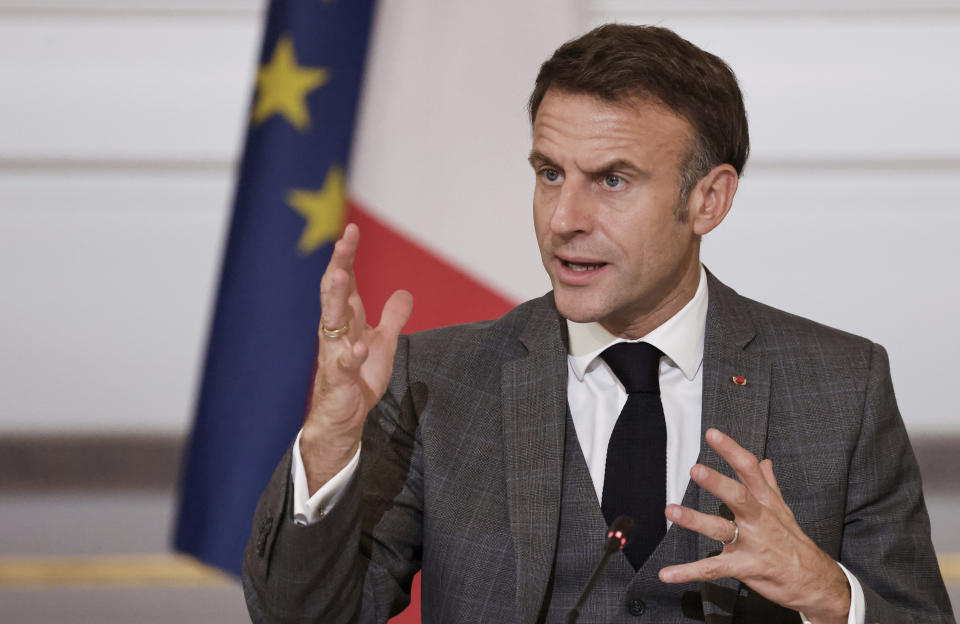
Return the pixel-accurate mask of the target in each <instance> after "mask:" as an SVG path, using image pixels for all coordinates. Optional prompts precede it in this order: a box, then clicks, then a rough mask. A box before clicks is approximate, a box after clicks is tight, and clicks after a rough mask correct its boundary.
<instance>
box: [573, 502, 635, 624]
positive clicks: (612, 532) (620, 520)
mask: <svg viewBox="0 0 960 624" xmlns="http://www.w3.org/2000/svg"><path fill="white" fill-rule="evenodd" d="M633 527H634V524H633V518H631V517H630V516H617V519H616V520H614V521H613V524H611V525H610V528H609V529H608V530H607V543H606V544H604V546H603V555H602V556H601V557H600V561H598V562H597V567H595V568H594V569H593V574H591V575H590V580H588V581H587V584H586V585H585V586H584V588H583V591H582V592H581V593H580V598H579V599H578V600H577V604H575V605H573V608H572V609H570V613H568V614H567V624H576V621H577V618H578V617H580V609H582V608H583V605H584V603H585V602H586V601H587V597H588V596H589V595H590V592H591V591H593V586H594V585H596V584H597V580H598V579H599V578H600V572H602V571H603V568H604V567H606V565H607V560H608V559H610V555H612V554H613V553H615V552H617V551H618V550H623V547H624V546H626V545H627V542H629V541H630V537H631V536H632V535H633Z"/></svg>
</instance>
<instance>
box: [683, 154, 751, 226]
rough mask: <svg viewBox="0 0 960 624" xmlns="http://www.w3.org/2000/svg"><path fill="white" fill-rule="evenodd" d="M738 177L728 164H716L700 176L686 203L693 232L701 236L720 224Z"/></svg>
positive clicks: (728, 209)
mask: <svg viewBox="0 0 960 624" xmlns="http://www.w3.org/2000/svg"><path fill="white" fill-rule="evenodd" d="M739 182H740V177H739V176H738V175H737V170H736V169H734V168H733V166H731V165H728V164H723V165H717V166H716V167H714V168H713V169H711V170H710V172H709V173H708V174H707V175H705V176H703V177H702V178H700V181H699V182H697V185H696V186H695V187H694V189H693V192H691V193H690V198H689V200H688V203H687V210H688V211H689V213H688V214H689V215H690V222H691V224H692V226H693V233H694V234H696V235H697V236H703V235H704V234H707V233H708V232H710V230H712V229H713V228H715V227H717V226H718V225H720V222H721V221H723V218H724V217H726V216H727V213H728V212H730V207H731V206H732V205H733V196H734V195H736V193H737V185H738V184H739Z"/></svg>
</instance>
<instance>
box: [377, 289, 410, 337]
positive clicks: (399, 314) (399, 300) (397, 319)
mask: <svg viewBox="0 0 960 624" xmlns="http://www.w3.org/2000/svg"><path fill="white" fill-rule="evenodd" d="M411 313H413V295H411V294H410V293H409V292H407V291H405V290H397V291H395V292H394V293H393V294H392V295H390V298H389V299H387V302H386V303H385V304H383V312H382V313H381V314H380V324H379V325H377V330H378V331H380V332H382V333H384V334H386V335H388V336H396V335H397V334H399V333H400V330H402V329H403V326H404V325H406V324H407V321H408V320H410V314H411Z"/></svg>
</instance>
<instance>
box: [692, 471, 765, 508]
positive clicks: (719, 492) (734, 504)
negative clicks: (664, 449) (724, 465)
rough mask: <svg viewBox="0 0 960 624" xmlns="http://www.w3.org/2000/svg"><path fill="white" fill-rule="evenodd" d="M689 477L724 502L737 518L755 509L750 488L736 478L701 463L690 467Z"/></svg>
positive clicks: (754, 500) (755, 505) (755, 504)
mask: <svg viewBox="0 0 960 624" xmlns="http://www.w3.org/2000/svg"><path fill="white" fill-rule="evenodd" d="M690 478H692V479H693V480H694V481H695V482H696V483H697V485H699V486H700V487H702V488H703V489H705V490H707V491H709V492H710V493H711V494H713V495H714V496H716V497H717V498H719V499H720V500H722V501H723V502H724V503H726V504H727V507H729V508H730V510H731V511H733V514H734V516H736V517H737V518H742V517H748V516H752V515H753V514H754V513H755V512H756V511H757V509H756V507H757V502H756V499H755V498H754V497H753V496H752V495H751V493H750V490H748V489H747V488H746V486H744V485H743V484H742V483H740V482H739V481H737V480H736V479H731V478H730V477H728V476H726V475H722V474H720V473H719V472H717V471H716V470H714V469H712V468H707V467H706V466H703V465H701V464H695V465H694V466H693V468H691V469H690Z"/></svg>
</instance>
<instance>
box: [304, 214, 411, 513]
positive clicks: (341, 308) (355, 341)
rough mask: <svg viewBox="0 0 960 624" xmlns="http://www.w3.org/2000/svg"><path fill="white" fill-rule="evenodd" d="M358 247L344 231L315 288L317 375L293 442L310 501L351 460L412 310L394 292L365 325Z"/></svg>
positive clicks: (354, 236)
mask: <svg viewBox="0 0 960 624" xmlns="http://www.w3.org/2000/svg"><path fill="white" fill-rule="evenodd" d="M359 241H360V230H359V228H357V226H356V225H354V224H350V225H348V226H347V227H346V229H345V230H344V232H343V236H342V237H341V238H340V240H338V241H337V243H336V245H335V246H334V248H333V256H332V257H331V258H330V263H329V264H328V265H327V270H326V272H325V273H324V274H323V279H322V280H321V282H320V305H321V319H320V328H319V331H318V336H319V343H320V345H319V349H318V354H317V374H316V377H315V378H314V382H313V395H312V400H311V404H310V411H309V413H308V414H307V419H306V421H305V422H304V425H303V432H302V433H301V435H300V455H301V457H302V458H303V465H304V469H305V470H306V473H307V485H308V488H309V490H310V493H311V494H312V493H313V492H315V491H316V490H317V489H318V488H319V487H320V486H321V485H323V484H324V483H326V482H327V481H328V480H329V479H330V478H331V477H333V476H334V475H335V474H337V472H339V471H340V470H341V469H342V468H343V467H344V466H346V465H347V463H349V461H350V459H351V458H352V457H353V455H354V454H355V453H356V451H357V448H358V447H359V445H360V436H361V433H362V432H363V422H364V419H365V418H366V415H367V413H368V412H369V411H370V409H371V408H372V407H373V406H374V405H375V404H376V403H377V401H379V400H380V398H381V397H382V396H383V394H384V392H386V389H387V384H388V383H389V381H390V371H391V369H392V368H393V357H394V354H395V353H396V350H397V336H398V335H399V334H400V330H401V329H403V326H404V324H406V322H407V320H408V319H409V318H410V313H411V311H412V310H413V296H412V295H411V294H410V293H408V292H406V291H404V290H398V291H396V292H394V293H393V294H392V295H391V296H390V298H389V299H388V300H387V302H386V304H384V306H383V313H382V314H381V316H380V324H379V325H377V327H371V326H369V325H367V319H366V313H365V311H364V308H363V301H361V300H360V294H359V293H358V292H357V281H356V278H355V276H354V273H353V259H354V255H355V254H356V251H357V245H358V243H359Z"/></svg>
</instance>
